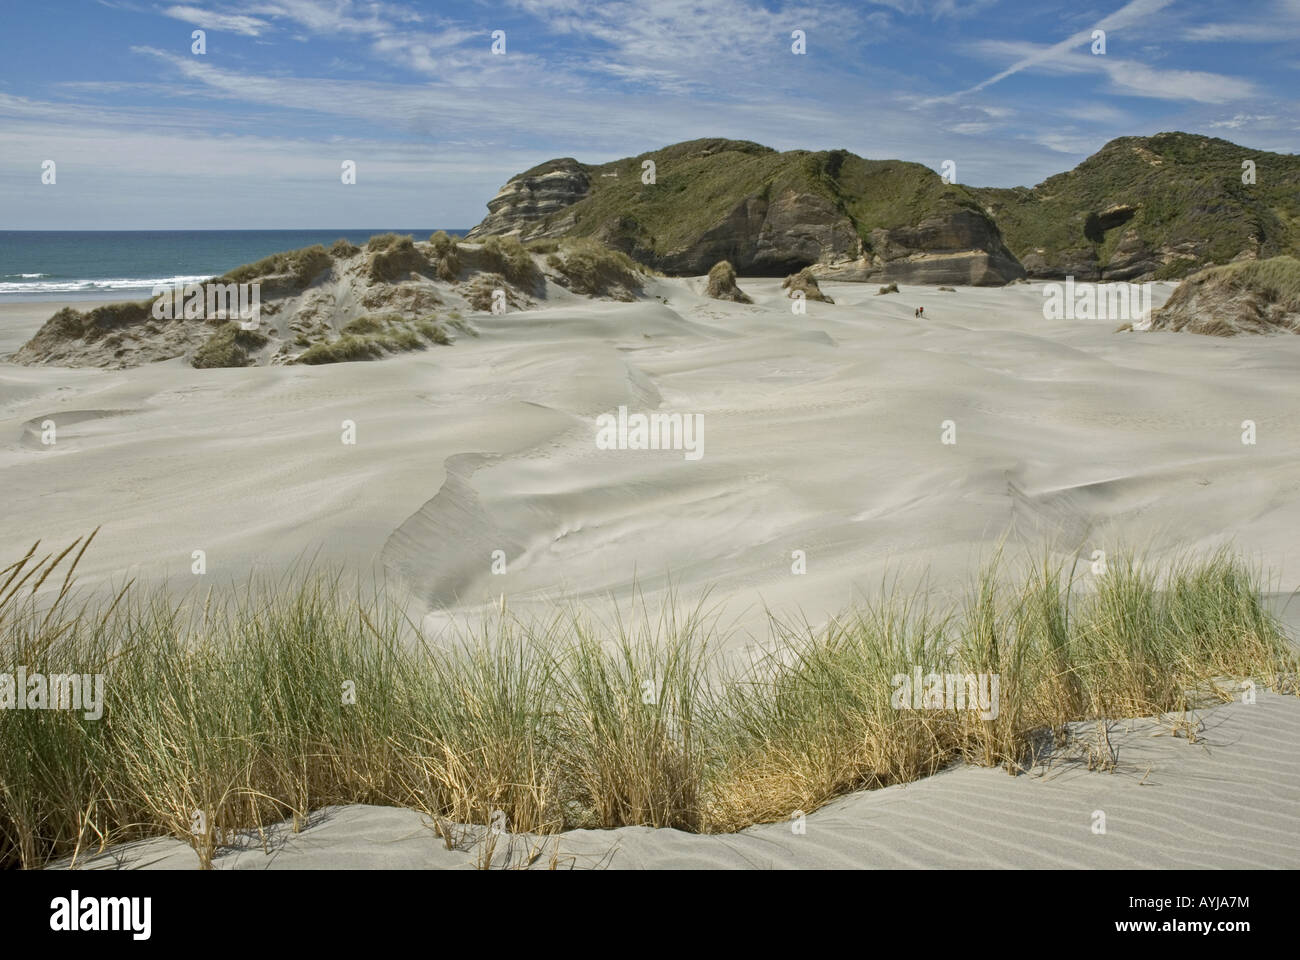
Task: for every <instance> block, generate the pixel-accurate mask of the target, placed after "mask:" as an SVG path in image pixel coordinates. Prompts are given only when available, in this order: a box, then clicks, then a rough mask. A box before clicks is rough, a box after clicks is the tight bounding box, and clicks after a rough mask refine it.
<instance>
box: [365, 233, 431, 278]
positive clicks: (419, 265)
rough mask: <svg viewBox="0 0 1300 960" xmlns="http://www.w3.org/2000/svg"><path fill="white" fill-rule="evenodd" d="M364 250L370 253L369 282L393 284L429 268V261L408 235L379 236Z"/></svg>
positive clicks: (385, 234)
mask: <svg viewBox="0 0 1300 960" xmlns="http://www.w3.org/2000/svg"><path fill="white" fill-rule="evenodd" d="M366 249H367V250H368V251H370V266H369V270H368V275H369V277H370V279H371V280H375V281H380V282H383V283H395V282H397V281H399V280H404V279H406V278H407V277H408V276H409V275H410V274H411V273H413V272H414V273H419V272H421V271H424V270H427V269H428V267H429V261H428V260H426V259H425V258H424V254H422V253H420V251H419V250H417V249H416V247H415V241H414V240H413V239H411V237H410V236H409V235H408V236H404V237H403V236H398V235H397V234H395V233H383V234H379V235H378V236H374V237H371V238H370V241H369V242H368V243H367V244H366Z"/></svg>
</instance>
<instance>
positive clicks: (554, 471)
mask: <svg viewBox="0 0 1300 960" xmlns="http://www.w3.org/2000/svg"><path fill="white" fill-rule="evenodd" d="M742 287H743V288H744V289H745V290H746V291H747V292H749V293H750V294H751V295H752V296H753V297H754V299H755V301H756V303H755V304H754V305H753V306H746V305H740V304H732V303H720V302H717V301H712V300H708V299H705V298H703V297H702V296H701V295H700V293H701V290H702V283H701V281H700V280H698V279H697V280H661V281H655V282H654V283H652V284H651V285H650V287H649V288H648V290H647V293H648V294H649V295H650V298H649V299H647V300H645V301H643V302H640V303H636V304H622V303H612V302H592V301H588V300H584V299H580V298H574V297H568V296H565V297H563V298H562V299H560V300H557V301H555V302H553V303H552V304H550V305H549V306H548V307H547V308H545V309H542V310H538V311H530V312H526V313H512V314H508V315H506V316H504V317H492V316H489V315H480V316H478V317H476V318H475V322H476V323H477V324H478V326H479V327H480V329H481V331H482V336H481V338H479V339H477V340H475V339H471V338H467V337H463V338H461V340H460V341H459V342H458V343H457V344H456V345H455V346H453V347H449V348H435V349H430V350H428V351H425V352H422V353H418V354H412V355H407V356H403V357H398V358H394V359H391V360H386V361H383V362H380V363H355V364H345V365H339V366H327V367H278V368H276V367H272V368H252V369H244V370H207V371H196V370H193V369H190V368H188V367H187V366H185V365H184V364H183V362H182V361H179V360H176V361H168V362H165V363H160V364H155V365H152V366H149V367H145V368H138V369H134V370H125V371H101V370H61V369H55V368H27V367H18V366H14V365H12V364H0V484H2V485H3V489H4V490H5V501H6V507H7V509H6V513H5V525H4V531H3V537H2V538H0V546H3V548H4V552H5V553H6V554H10V555H12V554H16V553H17V552H18V551H20V550H23V549H25V548H26V547H27V546H28V545H29V544H30V543H31V542H32V541H33V540H35V539H37V538H38V537H43V538H46V539H47V541H48V542H51V543H55V542H61V541H64V540H66V539H70V538H71V537H74V536H76V535H78V534H81V533H84V532H85V531H86V530H88V529H90V528H91V527H93V526H95V525H97V524H103V525H104V529H103V532H102V534H101V538H100V541H99V544H98V547H97V549H95V550H94V551H92V552H91V553H90V554H88V555H87V557H86V558H85V560H84V561H83V563H84V567H83V572H84V573H85V574H86V575H88V577H87V582H93V581H94V580H95V579H101V580H102V579H121V578H122V577H124V576H126V575H128V574H130V575H138V576H141V577H142V578H144V579H145V580H151V581H152V580H158V579H163V578H167V579H169V580H170V582H172V583H173V585H177V586H181V587H185V586H189V585H193V584H195V583H196V582H198V581H197V580H196V578H195V577H194V576H193V575H192V574H191V572H190V565H191V552H192V551H194V550H196V549H202V550H204V551H206V553H207V564H208V574H207V579H206V580H205V581H203V583H204V584H205V585H206V583H208V582H212V581H214V580H215V581H222V580H227V579H228V578H232V577H233V578H240V577H243V576H244V575H245V574H246V573H247V572H248V571H249V570H250V569H265V570H272V571H274V570H279V569H282V568H283V567H285V566H286V565H288V564H289V563H291V562H292V561H293V560H294V559H295V558H299V557H302V556H313V555H314V556H318V557H320V558H323V559H325V560H327V561H338V562H344V563H347V564H349V565H352V566H354V567H356V568H358V569H362V570H366V571H372V570H377V571H380V572H382V573H384V574H385V575H386V576H387V577H388V578H389V579H390V581H400V582H401V583H403V584H404V585H405V586H407V587H409V589H410V591H411V592H412V594H413V595H414V596H415V597H417V598H418V601H419V602H420V603H421V604H423V605H424V606H425V607H427V608H428V609H430V610H433V611H438V612H439V614H438V615H439V616H442V615H445V613H446V612H447V611H450V612H451V613H453V614H456V613H468V612H472V611H473V610H474V609H475V606H476V605H478V604H482V603H485V602H489V601H492V600H495V598H497V597H498V596H499V595H500V594H502V593H505V594H506V595H507V596H508V597H509V598H510V601H511V603H512V604H513V605H514V606H515V609H516V610H518V609H520V608H521V607H522V608H527V607H528V605H529V604H530V603H531V602H535V601H538V600H542V599H552V598H555V597H558V596H564V595H585V596H591V595H594V594H604V593H607V592H609V591H613V593H614V594H615V595H618V596H626V595H627V593H628V592H629V590H630V589H631V585H632V584H633V582H634V581H636V582H639V583H640V584H641V586H642V587H643V588H644V589H646V590H648V591H650V592H651V593H652V594H653V592H654V591H656V590H658V589H659V588H661V587H662V586H663V585H664V584H665V583H666V582H667V581H668V580H669V579H670V578H671V580H672V581H674V582H676V583H677V585H678V587H679V590H680V592H681V593H682V594H683V596H685V597H686V598H688V599H689V598H690V597H691V596H692V595H693V594H694V593H696V592H698V589H699V588H702V587H703V586H705V585H711V586H712V588H713V591H714V593H713V598H714V599H715V600H721V601H724V603H725V605H726V618H725V619H728V620H729V621H730V620H734V621H735V623H736V626H737V629H738V631H739V632H740V633H741V634H743V633H744V632H746V631H750V630H753V631H755V632H760V633H761V632H762V621H763V615H762V610H761V607H762V605H763V604H764V603H766V604H768V605H770V606H772V607H774V608H776V609H778V610H781V611H786V612H789V611H793V610H796V609H798V610H801V611H803V613H805V614H806V615H807V616H808V617H809V618H811V619H813V620H818V619H820V618H822V617H824V616H825V615H827V614H828V613H830V612H832V611H834V610H835V609H837V608H839V607H841V606H842V605H843V604H844V603H846V602H847V601H848V600H849V599H850V597H852V596H855V595H861V594H862V593H864V592H866V593H873V592H875V590H876V588H877V587H878V585H879V583H880V578H881V576H882V575H883V574H884V573H885V572H886V571H895V572H898V571H901V572H902V573H903V574H904V575H905V576H906V577H909V578H914V577H917V576H919V575H920V573H921V572H922V571H923V570H925V569H927V568H928V569H929V570H930V571H931V574H932V579H931V583H932V585H934V586H936V587H937V588H938V589H940V590H948V589H950V588H951V589H955V588H956V587H957V586H959V584H960V581H962V580H964V579H965V577H966V576H967V575H968V574H969V571H970V570H971V567H972V566H973V564H974V563H975V562H976V561H977V560H978V559H979V558H980V557H982V556H985V555H987V553H988V552H989V549H990V547H991V545H993V544H994V543H995V542H996V541H997V540H998V539H999V538H1000V537H1002V536H1004V535H1006V534H1008V533H1009V534H1010V535H1011V536H1012V537H1013V539H1017V538H1023V539H1025V540H1027V541H1029V542H1034V543H1036V542H1040V541H1042V540H1044V539H1053V540H1054V541H1055V542H1057V543H1058V544H1060V545H1061V546H1062V547H1063V548H1065V549H1068V550H1076V549H1077V550H1078V551H1080V553H1081V554H1082V555H1083V556H1085V557H1086V556H1088V555H1089V554H1090V553H1091V551H1092V550H1093V549H1097V548H1102V547H1106V546H1108V545H1110V544H1112V543H1113V542H1114V541H1116V540H1117V539H1125V540H1128V541H1131V542H1138V543H1146V544H1149V545H1150V546H1151V547H1152V548H1153V549H1154V550H1155V551H1156V552H1159V551H1161V550H1165V549H1169V548H1171V547H1173V546H1174V545H1176V544H1179V545H1185V546H1192V547H1196V546H1203V545H1207V544H1211V543H1216V542H1218V541H1220V540H1221V539H1222V538H1224V537H1229V536H1230V537H1234V538H1235V539H1236V541H1237V543H1238V544H1239V546H1241V547H1243V548H1244V549H1246V550H1247V551H1248V552H1251V553H1252V554H1255V555H1257V556H1259V557H1260V558H1262V559H1263V560H1265V561H1266V562H1267V563H1268V564H1269V565H1270V566H1271V567H1273V569H1274V570H1275V572H1276V573H1277V574H1279V576H1280V578H1281V581H1280V587H1281V588H1282V589H1286V590H1289V589H1291V588H1293V587H1295V586H1296V585H1297V583H1300V563H1297V562H1296V561H1297V557H1296V555H1295V554H1296V546H1295V541H1294V535H1293V534H1294V531H1295V530H1296V529H1297V528H1298V527H1300V471H1297V470H1296V468H1295V463H1296V462H1297V457H1298V455H1300V430H1298V429H1297V426H1300V392H1298V391H1296V390H1295V375H1296V372H1297V369H1300V338H1295V337H1270V338H1244V337H1243V338H1238V339H1236V340H1228V341H1225V340H1218V339H1213V338H1207V337H1198V336H1191V335H1176V334H1143V335H1134V334H1121V335H1117V334H1114V333H1112V330H1113V329H1114V327H1115V326H1116V325H1117V324H1116V323H1115V322H1114V321H1111V320H1106V321H1084V320H1070V321H1047V320H1044V319H1043V311H1042V303H1043V296H1042V288H1041V286H1040V285H1021V286H1012V287H1007V288H1002V289H976V288H962V289H960V290H959V291H958V292H956V293H947V292H941V291H938V290H936V289H934V288H917V287H906V286H905V287H904V288H903V292H902V294H900V295H896V296H873V293H874V290H875V288H874V287H873V286H870V285H863V284H847V283H840V284H835V283H828V284H826V285H825V289H826V292H827V293H828V294H830V295H831V296H833V297H834V298H835V300H836V304H835V305H827V304H821V303H810V304H809V305H808V306H809V312H808V315H807V316H806V317H797V316H792V315H791V312H790V309H789V301H788V300H786V299H785V298H784V297H783V295H782V291H781V290H780V285H779V281H777V280H743V281H742ZM1169 289H1170V288H1169V287H1168V286H1163V285H1162V286H1161V287H1159V288H1158V292H1157V294H1156V296H1155V298H1154V299H1155V302H1156V304H1157V305H1159V303H1161V302H1163V299H1164V298H1165V297H1166V296H1167V294H1168V290H1169ZM656 297H657V298H661V299H654V298H656ZM662 301H666V302H662ZM917 305H924V306H925V308H926V318H925V320H924V321H921V322H918V321H916V320H914V319H913V316H912V313H913V309H914V307H915V306H917ZM52 309H53V305H41V306H39V307H37V308H33V307H31V306H27V307H25V308H23V307H12V306H11V307H7V308H6V310H5V313H3V314H0V344H4V345H10V346H16V344H17V343H18V342H20V341H21V339H22V335H20V333H19V332H18V331H19V330H20V328H23V327H24V325H26V329H25V330H24V331H23V335H25V333H26V332H30V330H31V329H34V326H35V325H36V324H38V323H39V322H40V320H42V319H44V317H45V316H48V314H49V312H51V310H52ZM23 316H25V317H26V319H25V320H24V319H22V317H23ZM619 404H626V405H628V407H629V408H630V410H631V411H632V412H638V411H640V412H651V411H655V410H661V411H672V412H681V413H700V414H703V415H704V422H705V434H704V456H703V458H702V459H700V460H698V461H693V462H692V461H687V460H685V459H684V457H683V455H682V453H680V452H676V451H644V452H642V451H602V450H598V449H597V448H596V446H595V443H594V434H595V417H596V416H597V415H598V414H600V413H603V412H612V411H614V410H615V409H616V408H617V406H618V405H619ZM46 419H53V420H54V421H55V422H56V424H58V442H57V444H56V445H55V446H53V447H49V446H43V445H42V444H41V442H40V433H41V429H40V428H41V424H42V422H43V421H44V420H46ZM1245 419H1252V420H1254V421H1255V422H1256V423H1257V429H1258V443H1257V445H1255V446H1243V444H1242V443H1241V422H1242V421H1243V420H1245ZM344 420H353V421H355V423H356V424H357V433H358V442H357V444H356V445H355V446H346V445H344V444H342V443H341V441H340V429H341V423H342V421H344ZM945 420H953V421H954V422H955V424H956V430H957V443H956V445H952V446H948V445H944V444H942V443H940V433H941V426H940V425H941V423H942V422H943V421H945ZM498 549H500V550H503V551H504V552H505V554H506V556H507V557H508V562H509V566H508V572H507V573H506V574H505V575H498V576H494V575H493V574H492V573H491V554H492V551H493V550H498ZM795 550H803V551H806V554H807V570H808V572H807V574H806V575H804V576H795V575H793V574H792V573H791V553H792V551H795ZM436 619H437V618H436V617H435V620H436Z"/></svg>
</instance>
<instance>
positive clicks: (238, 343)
mask: <svg viewBox="0 0 1300 960" xmlns="http://www.w3.org/2000/svg"><path fill="white" fill-rule="evenodd" d="M269 339H270V338H269V337H267V335H266V334H264V333H262V332H261V331H258V330H245V329H244V328H243V327H241V326H240V325H239V324H238V323H235V322H233V321H228V322H226V323H223V324H222V325H221V326H219V327H218V328H217V329H216V331H215V332H214V333H213V334H212V336H210V337H208V339H207V340H205V341H204V342H203V343H202V344H201V345H200V346H199V348H198V349H197V350H195V351H194V356H193V357H191V358H190V365H191V366H193V367H196V368H198V369H200V370H203V369H209V368H213V367H246V366H248V365H249V364H250V363H252V362H253V358H252V357H251V356H250V355H249V354H250V352H252V351H256V350H260V349H262V347H264V346H266V344H267V343H268V342H269Z"/></svg>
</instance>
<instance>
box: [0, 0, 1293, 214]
mask: <svg viewBox="0 0 1300 960" xmlns="http://www.w3.org/2000/svg"><path fill="white" fill-rule="evenodd" d="M199 28H201V29H203V30H205V31H206V42H207V51H206V54H204V55H201V56H200V55H195V54H194V53H193V52H192V51H191V45H192V42H193V41H192V39H191V32H192V31H193V30H195V29H199ZM1095 29H1103V30H1105V33H1106V52H1105V54H1104V55H1094V54H1093V53H1092V50H1091V48H1092V45H1093V40H1092V32H1093V30H1095ZM495 30H503V31H505V47H506V52H505V53H504V55H494V54H493V53H492V51H491V47H492V33H493V31H495ZM794 30H802V31H804V33H805V35H806V38H807V39H806V46H807V53H806V54H804V55H802V56H800V55H795V54H794V53H792V51H791V43H792V41H791V32H792V31H794ZM0 64H3V66H0V229H20V230H21V229H208V228H211V229H239V228H247V229H253V228H317V227H319V228H331V227H351V226H366V227H379V226H386V225H406V226H449V227H459V226H470V225H472V224H474V223H476V222H477V221H478V220H479V219H481V218H482V216H483V214H484V213H485V212H486V211H485V206H484V204H485V203H486V201H487V200H488V199H489V198H490V197H491V196H492V195H493V194H494V193H495V192H496V190H497V188H498V187H499V186H500V185H501V184H502V183H504V182H505V181H506V180H507V179H508V178H509V177H510V176H511V175H513V174H514V173H517V172H519V171H521V170H523V169H525V168H527V167H529V166H532V165H534V164H536V163H538V162H540V161H542V160H546V159H549V158H551V157H556V156H573V157H577V158H578V159H580V160H584V161H588V162H601V161H605V160H610V159H614V158H617V157H621V156H627V155H631V154H636V153H640V152H642V151H645V150H649V149H653V148H655V147H659V146H663V145H665V144H668V143H672V142H676V141H679V140H685V139H690V138H694V137H704V136H725V137H734V138H741V139H748V140H756V141H758V142H760V143H764V144H768V145H769V146H773V147H776V148H778V149H792V148H799V147H802V148H808V149H829V148H834V147H845V148H847V149H849V150H852V151H854V152H855V153H858V154H861V155H863V156H867V157H873V158H888V157H897V158H902V159H906V160H914V161H918V162H920V163H924V164H927V165H928V166H931V167H933V168H935V169H936V170H938V169H940V167H941V165H942V164H943V162H944V161H945V160H952V161H954V162H955V163H956V169H957V178H958V180H960V181H961V182H963V183H969V184H974V185H981V186H984V185H991V186H1011V185H1015V184H1025V185H1032V184H1035V183H1037V182H1039V181H1041V180H1042V179H1044V178H1045V177H1047V176H1050V175H1051V174H1053V173H1058V172H1060V171H1062V170H1065V169H1068V168H1070V167H1072V166H1074V165H1075V164H1076V163H1078V162H1079V161H1080V160H1082V159H1083V158H1084V157H1086V156H1088V155H1089V154H1091V153H1093V152H1095V151H1096V150H1097V149H1098V148H1099V147H1100V146H1101V145H1102V144H1103V143H1105V142H1106V141H1107V140H1109V139H1111V138H1113V137H1117V136H1123V135H1128V134H1150V133H1156V132H1159V131H1161V130H1175V129H1177V130H1188V131H1192V132H1197V133H1204V134H1209V135H1213V136H1221V137H1224V138H1226V139H1229V140H1233V141H1235V142H1238V143H1242V144H1244V145H1247V146H1250V147H1253V148H1257V149H1266V150H1276V151H1281V152H1286V153H1294V152H1297V149H1298V148H1300V104H1298V102H1297V91H1300V0H1249V2H1242V0H1127V2H1126V0H1076V2H1068V3H1055V2H1052V0H1041V2H1040V0H804V2H798V3H793V2H792V3H783V2H777V0H766V2H759V0H511V2H504V3H503V2H491V3H488V2H482V3H480V2H475V0H459V2H455V3H442V2H376V3H371V2H353V0H219V2H218V0H212V2H208V0H194V2H193V3H183V4H176V3H165V2H164V3H152V2H145V0H43V2H39V3H18V2H13V3H6V5H5V10H4V14H3V32H2V33H0ZM45 160H54V161H55V163H56V165H57V167H56V170H57V183H56V184H54V185H53V186H47V185H43V184H42V183H41V164H42V162H43V161H45ZM344 160H352V161H355V163H356V165H357V183H356V184H354V185H346V186H345V185H343V184H342V183H341V182H340V178H339V173H340V165H341V163H342V162H343V161H344Z"/></svg>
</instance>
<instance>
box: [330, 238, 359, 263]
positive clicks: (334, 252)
mask: <svg viewBox="0 0 1300 960" xmlns="http://www.w3.org/2000/svg"><path fill="white" fill-rule="evenodd" d="M360 252H361V248H360V247H358V246H357V245H356V244H355V243H352V242H351V241H349V240H348V238H347V237H339V238H338V239H337V240H335V241H334V243H333V245H332V246H331V247H330V256H331V257H333V258H334V259H336V260H346V259H347V258H348V257H355V256H356V255H357V254H358V253H360Z"/></svg>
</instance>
